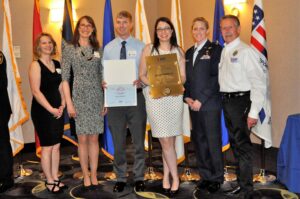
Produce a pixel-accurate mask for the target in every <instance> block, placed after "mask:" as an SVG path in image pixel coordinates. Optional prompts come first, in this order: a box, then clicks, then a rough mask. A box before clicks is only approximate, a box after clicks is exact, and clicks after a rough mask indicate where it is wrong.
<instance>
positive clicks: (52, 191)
mask: <svg viewBox="0 0 300 199" xmlns="http://www.w3.org/2000/svg"><path fill="white" fill-rule="evenodd" d="M47 185H51V186H52V189H49V188H48V186H47ZM45 187H46V189H47V190H48V191H49V192H51V193H53V194H60V193H62V190H61V189H60V188H59V186H57V184H56V183H55V182H54V183H49V182H47V181H45ZM55 187H57V188H58V190H56V191H55Z"/></svg>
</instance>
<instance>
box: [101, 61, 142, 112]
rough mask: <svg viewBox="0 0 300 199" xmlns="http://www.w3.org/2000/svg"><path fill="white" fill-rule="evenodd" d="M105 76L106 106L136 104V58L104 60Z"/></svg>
mask: <svg viewBox="0 0 300 199" xmlns="http://www.w3.org/2000/svg"><path fill="white" fill-rule="evenodd" d="M103 67H104V70H103V78H104V81H105V82H106V84H107V85H106V89H105V90H104V106H105V107H122V106H136V105H137V94H136V86H135V85H133V81H134V80H136V66H135V60H130V59H128V60H104V61H103Z"/></svg>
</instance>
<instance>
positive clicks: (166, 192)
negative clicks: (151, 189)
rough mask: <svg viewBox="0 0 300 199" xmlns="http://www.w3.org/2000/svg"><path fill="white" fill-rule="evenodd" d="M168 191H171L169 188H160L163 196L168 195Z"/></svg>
mask: <svg viewBox="0 0 300 199" xmlns="http://www.w3.org/2000/svg"><path fill="white" fill-rule="evenodd" d="M170 190H171V188H164V187H162V193H163V194H169V193H170Z"/></svg>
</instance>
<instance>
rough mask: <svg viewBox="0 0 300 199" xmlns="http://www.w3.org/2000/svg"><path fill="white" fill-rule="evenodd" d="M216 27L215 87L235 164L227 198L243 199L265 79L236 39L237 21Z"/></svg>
mask: <svg viewBox="0 0 300 199" xmlns="http://www.w3.org/2000/svg"><path fill="white" fill-rule="evenodd" d="M220 26H221V32H222V36H223V38H224V41H225V43H226V44H225V47H224V49H223V51H222V55H221V60H220V64H219V84H220V91H221V94H222V105H223V109H224V115H225V122H226V126H227V128H228V130H229V138H230V145H231V148H232V150H233V153H234V156H235V158H236V159H237V161H238V169H237V177H238V184H239V186H238V187H236V188H235V189H233V190H232V191H231V193H230V194H235V195H239V196H240V197H242V198H245V197H246V195H247V194H249V192H251V191H252V190H253V183H252V164H253V163H252V159H253V150H252V143H251V140H250V133H251V131H250V130H251V127H253V126H255V125H256V123H257V120H258V118H259V112H260V110H261V109H262V106H263V102H264V100H265V97H266V89H267V83H266V82H267V79H266V74H265V73H264V70H263V69H262V68H261V66H260V64H259V58H258V56H257V55H256V54H255V52H254V50H253V49H252V48H251V47H250V46H248V45H247V44H245V43H244V42H242V41H241V40H240V38H239V35H240V31H241V27H240V22H239V19H238V18H237V17H236V16H233V15H226V16H224V17H223V18H222V20H221V23H220Z"/></svg>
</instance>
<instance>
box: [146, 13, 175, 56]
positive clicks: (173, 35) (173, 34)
mask: <svg viewBox="0 0 300 199" xmlns="http://www.w3.org/2000/svg"><path fill="white" fill-rule="evenodd" d="M159 22H165V23H167V24H169V26H170V28H171V30H172V35H171V38H170V44H171V49H172V48H173V47H178V44H177V37H176V33H175V29H174V25H173V24H172V22H171V20H170V19H169V18H167V17H160V18H158V19H157V20H156V22H155V26H154V42H153V48H152V50H151V51H152V52H153V51H154V50H156V52H157V53H158V54H159V51H158V47H159V45H160V43H159V38H158V36H157V31H156V29H157V25H158V23H159Z"/></svg>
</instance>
